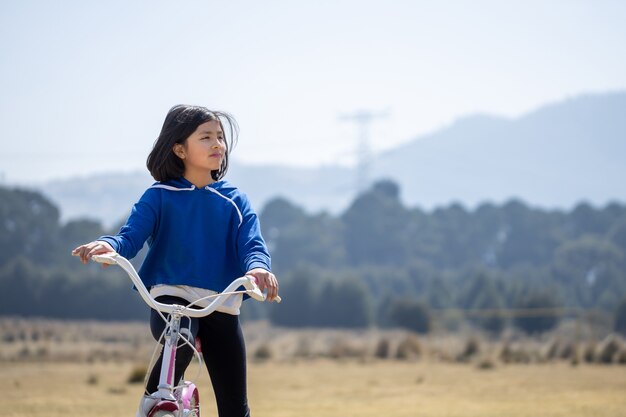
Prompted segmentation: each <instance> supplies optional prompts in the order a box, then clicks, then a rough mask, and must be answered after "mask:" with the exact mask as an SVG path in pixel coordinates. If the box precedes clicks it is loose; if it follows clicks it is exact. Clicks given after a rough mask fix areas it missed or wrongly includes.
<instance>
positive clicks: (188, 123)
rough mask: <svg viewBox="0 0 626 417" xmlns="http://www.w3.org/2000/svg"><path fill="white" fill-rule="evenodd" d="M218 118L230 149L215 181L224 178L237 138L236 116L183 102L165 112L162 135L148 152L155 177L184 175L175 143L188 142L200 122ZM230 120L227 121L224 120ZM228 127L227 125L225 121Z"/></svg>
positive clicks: (213, 174) (212, 173) (151, 170)
mask: <svg viewBox="0 0 626 417" xmlns="http://www.w3.org/2000/svg"><path fill="white" fill-rule="evenodd" d="M214 120H216V121H217V122H219V124H220V127H221V128H222V131H224V137H225V139H226V140H225V142H226V153H225V154H224V159H223V160H222V165H221V166H220V169H219V170H216V171H212V172H211V176H212V177H213V179H214V180H215V181H217V180H220V179H221V178H223V177H224V175H225V174H226V171H227V170H228V156H229V154H230V151H231V149H232V147H233V146H234V145H235V143H236V142H237V136H238V134H239V127H238V125H237V122H236V121H235V119H234V118H233V117H232V116H231V115H230V114H228V113H225V112H221V111H212V110H209V109H207V108H206V107H201V106H188V105H184V104H179V105H177V106H174V107H172V108H171V109H170V111H169V112H168V113H167V116H165V121H164V122H163V127H162V128H161V133H160V134H159V137H158V138H157V140H156V141H155V142H154V146H153V147H152V151H151V152H150V155H148V160H147V161H146V165H147V167H148V171H150V174H151V175H152V177H153V178H154V179H155V180H157V181H168V180H172V179H175V178H178V177H181V176H182V175H183V173H184V172H185V165H184V164H183V161H182V160H181V159H180V158H179V157H178V156H176V154H174V150H173V148H174V145H175V144H177V143H180V144H184V143H185V141H186V140H187V138H188V137H189V136H191V134H192V133H193V132H195V131H196V129H197V128H198V126H200V125H201V124H203V123H206V122H211V121H214ZM223 122H226V123H223ZM225 124H226V126H228V130H225V129H224V125H225Z"/></svg>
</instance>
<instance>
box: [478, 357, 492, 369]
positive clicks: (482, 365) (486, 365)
mask: <svg viewBox="0 0 626 417" xmlns="http://www.w3.org/2000/svg"><path fill="white" fill-rule="evenodd" d="M495 367H496V363H495V362H494V361H493V360H492V359H491V358H483V359H481V360H480V361H478V363H477V364H476V368H478V369H480V370H484V371H486V370H489V369H494V368H495Z"/></svg>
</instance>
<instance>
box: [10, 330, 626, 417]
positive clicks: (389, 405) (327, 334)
mask: <svg viewBox="0 0 626 417" xmlns="http://www.w3.org/2000/svg"><path fill="white" fill-rule="evenodd" d="M245 330H246V339H247V343H248V351H249V356H250V361H249V381H248V385H249V399H250V406H251V409H252V415H254V416H255V417H270V416H271V417H283V416H285V417H286V416H298V417H313V416H314V417H339V416H342V417H345V416H360V417H368V416H372V417H374V416H376V417H380V416H398V417H403V416H406V417H409V416H410V417H416V416H426V417H444V416H445V417H455V416H459V417H460V416H463V417H472V416H476V417H491V416H493V417H496V416H497V417H518V416H519V417H521V416H524V417H527V416H528V417H560V416H563V417H565V416H567V417H587V416H588V417H592V416H593V417H623V416H625V415H626V395H625V394H624V393H626V366H625V365H624V362H626V360H625V359H624V358H625V357H626V355H625V354H624V352H626V350H625V349H624V342H623V340H621V339H608V341H607V340H605V341H604V342H603V341H596V342H591V341H590V342H585V343H583V342H582V341H579V342H577V343H571V341H568V340H566V339H562V338H561V339H560V338H556V339H554V338H553V339H548V338H547V339H545V340H517V339H511V340H509V341H508V342H507V343H503V342H502V341H489V340H486V339H480V338H473V337H472V338H470V339H467V338H465V337H463V336H459V335H439V336H436V337H435V336H429V337H428V338H416V337H415V336H414V335H410V334H407V333H404V332H400V331H386V332H381V331H375V330H372V331H361V332H346V331H329V330H326V331H316V330H301V331H285V330H281V329H275V328H271V327H269V326H266V325H258V326H252V327H247V328H246V329H245ZM152 344H153V342H152V340H151V338H150V336H149V335H148V334H147V329H146V328H145V325H144V324H139V323H135V324H120V323H95V322H54V321H28V320H21V321H20V320H18V321H15V320H8V319H7V320H0V390H1V392H2V395H1V396H0V403H2V404H3V405H4V407H3V412H2V415H3V416H7V417H13V416H14V417H18V416H19V417H58V416H69V415H72V416H74V415H80V416H83V417H87V416H92V417H104V416H107V417H109V416H134V412H135V409H136V405H137V402H138V399H139V397H140V395H141V392H142V385H141V384H140V383H134V384H133V383H129V382H128V380H129V376H130V375H131V374H132V373H133V371H134V370H136V369H138V368H139V369H141V368H142V367H145V365H146V362H147V361H148V359H149V356H150V353H151V347H152ZM602 358H610V359H611V364H601V363H599V362H602ZM198 371H199V372H198ZM196 375H198V377H197V378H195V376H196ZM187 377H188V378H191V379H193V380H194V381H195V382H196V383H197V385H198V386H199V387H200V394H201V398H202V404H203V415H204V416H205V417H206V416H211V415H216V414H215V408H214V405H213V402H214V401H213V394H212V392H211V388H210V382H209V378H208V376H207V374H206V371H205V370H204V369H202V370H199V368H198V367H197V365H195V364H194V365H192V368H190V369H189V371H188V372H187Z"/></svg>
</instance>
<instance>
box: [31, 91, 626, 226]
mask: <svg viewBox="0 0 626 417" xmlns="http://www.w3.org/2000/svg"><path fill="white" fill-rule="evenodd" d="M625 157H626V92H611V93H601V94H600V93H597V94H586V95H581V96H577V97H573V98H569V99H566V100H563V101H560V102H556V103H550V104H547V105H545V106H542V107H540V108H538V109H536V110H534V111H532V112H530V113H527V114H525V115H522V116H521V117H518V118H514V119H509V118H503V117H496V116H491V115H473V116H469V117H464V118H461V119H458V120H457V121H456V122H454V123H452V124H451V125H449V126H445V127H443V128H441V129H439V130H437V131H435V132H433V133H430V134H427V135H421V136H418V137H415V138H413V139H412V140H409V141H407V142H406V143H405V144H404V145H402V146H399V147H396V148H394V149H392V150H389V151H386V152H384V153H381V154H378V155H375V156H374V157H373V158H372V160H371V163H370V171H369V174H368V178H369V180H370V181H375V180H377V179H383V178H384V179H391V180H393V181H395V182H396V183H397V184H398V185H399V186H400V189H401V193H402V199H403V201H404V202H405V204H407V205H408V206H410V207H420V208H422V209H426V210H430V209H433V208H435V207H437V206H442V205H448V204H450V203H452V202H457V203H461V204H463V205H464V206H466V207H468V208H471V207H475V206H476V205H478V204H480V203H483V202H491V203H496V204H498V203H502V202H504V201H506V200H509V199H513V198H516V199H520V200H523V201H525V202H526V203H528V204H530V205H533V206H538V207H544V208H560V209H569V208H571V207H572V206H574V205H576V204H578V203H580V202H588V203H590V204H593V205H604V204H607V203H609V202H611V201H620V202H624V201H626V186H624V183H623V182H622V181H624V179H626V158H625ZM227 179H228V180H229V181H230V182H232V183H234V184H236V185H237V186H239V187H240V188H241V189H243V190H244V191H246V193H247V194H248V195H249V196H250V199H251V200H252V202H253V205H254V206H255V207H257V209H258V210H260V209H261V208H262V207H263V205H264V204H265V203H266V202H267V201H268V200H269V199H271V198H274V197H277V196H281V197H284V198H287V199H288V200H290V201H292V202H293V203H294V204H297V205H299V206H301V207H303V208H305V209H306V210H307V211H309V212H316V211H322V210H324V211H329V212H332V213H338V212H340V211H341V210H343V209H345V208H346V207H347V206H348V204H349V203H350V202H351V201H352V199H353V198H354V197H355V195H356V194H357V192H358V190H359V189H363V188H365V187H366V186H367V184H360V185H359V184H357V175H356V173H355V170H353V169H351V168H347V167H343V166H332V165H328V166H321V167H317V168H297V167H289V166H280V165H266V166H261V165H246V164H240V163H236V162H232V163H231V168H230V171H229V173H228V175H227ZM151 182H152V179H151V178H150V176H149V174H148V172H147V171H146V172H131V173H111V174H106V175H103V174H101V175H94V176H89V177H81V178H68V179H64V180H55V181H51V182H47V183H43V184H41V185H40V187H39V190H40V191H41V192H43V193H44V194H45V195H47V196H48V197H49V198H51V200H52V201H54V202H55V203H56V204H57V205H58V206H59V207H60V209H61V212H62V217H63V219H71V218H77V217H89V218H95V219H98V220H100V221H102V222H103V223H104V224H105V225H109V226H110V225H113V224H115V223H118V222H120V221H122V220H123V219H124V218H125V217H126V215H127V214H128V212H129V210H130V207H131V206H132V204H133V203H134V202H135V201H136V200H137V199H138V198H139V197H140V196H141V194H142V193H143V191H144V189H145V188H146V187H147V186H149V185H150V184H151Z"/></svg>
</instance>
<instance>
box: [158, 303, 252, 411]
mask: <svg viewBox="0 0 626 417" xmlns="http://www.w3.org/2000/svg"><path fill="white" fill-rule="evenodd" d="M157 301H159V302H161V303H166V304H180V305H187V304H189V303H188V302H186V301H185V300H183V299H181V298H178V297H171V296H161V297H157ZM187 320H188V319H186V318H185V319H183V320H182V321H181V329H183V328H188V327H189V322H188V321H187ZM164 328H165V322H164V321H163V319H162V318H161V316H160V315H159V314H158V313H157V312H156V311H154V310H152V312H151V315H150V330H152V335H153V336H154V338H155V339H156V340H158V339H159V337H160V336H161V333H163V329H164ZM191 332H192V334H193V336H194V337H199V338H200V343H201V344H202V357H203V358H204V362H205V363H206V367H207V370H208V371H209V377H210V378H211V384H212V385H213V392H214V393H215V398H216V401H217V411H218V415H219V416H220V417H249V416H250V409H249V408H248V398H247V382H246V348H245V344H244V340H243V333H242V332H241V326H240V325H239V316H235V315H232V314H226V313H221V312H219V311H216V312H214V313H212V314H210V315H209V316H206V317H202V318H199V319H195V318H194V319H191ZM192 343H193V341H192ZM192 359H193V350H192V349H191V347H189V346H188V345H186V344H184V345H181V344H179V347H178V350H177V351H176V363H175V374H174V381H176V382H178V381H180V379H181V378H182V376H183V374H184V372H185V369H187V366H189V363H190V362H191V360H192ZM162 361H163V350H162V349H161V355H160V357H159V359H158V360H157V362H156V364H155V365H154V367H153V368H152V372H151V373H150V378H149V379H148V385H147V387H146V390H147V392H148V393H153V392H155V391H157V389H158V384H159V376H160V371H161V363H162Z"/></svg>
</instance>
